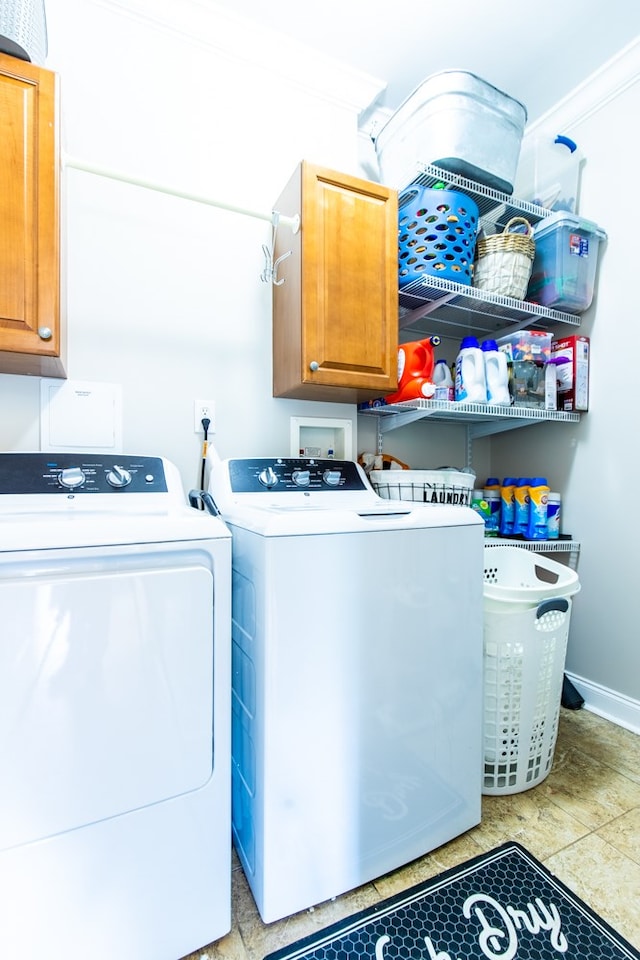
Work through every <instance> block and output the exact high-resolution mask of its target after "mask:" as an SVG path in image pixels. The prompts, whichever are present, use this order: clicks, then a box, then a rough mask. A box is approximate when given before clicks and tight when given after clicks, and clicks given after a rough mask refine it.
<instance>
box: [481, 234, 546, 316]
mask: <svg viewBox="0 0 640 960" xmlns="http://www.w3.org/2000/svg"><path fill="white" fill-rule="evenodd" d="M516 224H524V226H525V228H526V233H510V230H511V228H512V227H514V226H515V225H516ZM534 254H535V243H534V240H533V230H532V228H531V224H530V223H529V221H528V220H526V219H525V218H524V217H513V218H512V219H511V220H509V222H508V223H507V225H506V226H505V228H504V230H503V232H502V233H496V234H494V235H492V236H488V237H485V236H480V237H478V242H477V245H476V263H475V269H474V273H473V285H474V287H478V288H479V289H480V290H485V291H486V292H487V293H495V294H499V295H501V296H503V297H514V298H515V299H516V300H523V299H524V296H525V294H526V292H527V286H528V285H529V277H530V276H531V268H532V267H533V257H534Z"/></svg>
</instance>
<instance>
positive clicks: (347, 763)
mask: <svg viewBox="0 0 640 960" xmlns="http://www.w3.org/2000/svg"><path fill="white" fill-rule="evenodd" d="M209 468H210V483H209V490H210V492H211V494H212V496H213V498H214V500H215V501H216V503H217V506H218V508H219V509H220V511H221V515H222V517H223V519H224V520H225V522H226V524H227V526H228V527H229V529H230V530H231V532H232V538H233V547H232V554H233V560H232V567H233V574H232V650H233V654H232V658H233V697H232V703H233V719H232V729H233V734H232V741H233V748H232V754H233V763H232V778H233V801H232V821H233V834H234V843H235V846H236V849H237V851H238V855H239V857H240V860H241V862H242V865H243V868H244V871H245V873H246V876H247V879H248V882H249V885H250V887H251V890H252V892H253V895H254V898H255V901H256V904H257V906H258V909H259V911H260V915H261V916H262V919H263V920H264V921H265V922H267V923H269V922H271V921H273V920H278V919H280V918H282V917H285V916H289V915H291V914H293V913H295V912H297V911H299V910H303V909H306V908H309V907H311V906H313V905H314V904H317V903H319V902H321V901H324V900H327V899H330V898H331V897H335V896H337V895H338V894H341V893H343V892H345V891H347V890H351V889H353V888H355V887H357V886H359V885H360V884H363V883H366V882H367V881H370V880H372V879H374V878H376V877H379V876H381V875H382V874H384V873H387V872H388V871H390V870H393V869H396V868H397V867H400V866H401V865H403V864H406V863H408V862H409V861H411V860H413V859H415V858H417V857H420V856H422V855H423V854H425V853H427V852H429V851H430V850H433V849H434V848H435V847H438V846H440V845H441V844H443V843H445V842H447V841H448V840H451V839H452V838H453V837H456V836H458V835H459V834H461V833H463V832H464V831H466V830H468V829H469V828H471V827H473V826H474V825H475V824H477V823H478V822H479V821H480V806H481V792H482V750H481V746H482V745H481V736H482V659H483V654H482V589H483V541H484V528H483V524H482V520H481V519H480V518H479V517H478V515H477V514H476V513H475V512H474V511H473V510H471V509H470V508H468V507H459V506H441V505H424V504H413V503H404V502H393V503H391V502H390V501H388V500H382V499H381V498H380V497H378V496H377V494H375V493H374V491H373V490H372V488H371V486H370V484H369V482H368V480H367V478H366V476H365V474H364V472H363V471H362V470H361V468H360V467H359V466H358V465H357V464H355V463H353V462H351V461H336V460H314V459H295V458H256V459H248V460H246V459H245V460H224V461H220V460H219V459H218V458H216V456H215V452H214V451H212V450H211V449H210V451H209Z"/></svg>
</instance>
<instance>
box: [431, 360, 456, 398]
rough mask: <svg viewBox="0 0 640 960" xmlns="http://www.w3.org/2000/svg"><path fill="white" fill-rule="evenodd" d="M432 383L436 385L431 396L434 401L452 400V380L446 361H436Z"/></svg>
mask: <svg viewBox="0 0 640 960" xmlns="http://www.w3.org/2000/svg"><path fill="white" fill-rule="evenodd" d="M433 382H434V383H435V385H436V390H435V393H434V395H433V399H434V400H453V397H454V391H453V378H452V376H451V369H450V368H449V365H448V363H447V361H446V360H437V361H436V365H435V367H434V370H433Z"/></svg>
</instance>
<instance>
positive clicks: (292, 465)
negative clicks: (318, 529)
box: [229, 457, 368, 493]
mask: <svg viewBox="0 0 640 960" xmlns="http://www.w3.org/2000/svg"><path fill="white" fill-rule="evenodd" d="M229 480H230V483H231V490H232V491H233V492H234V493H261V492H263V493H291V492H293V491H301V490H313V491H316V492H318V491H320V492H323V493H324V492H326V493H330V492H331V491H333V490H341V491H345V490H350V491H353V490H355V491H366V490H367V489H368V488H367V486H366V484H365V482H364V481H363V479H362V475H361V473H360V471H359V470H358V467H357V465H356V464H355V463H354V462H353V461H352V460H315V459H302V458H300V459H299V458H297V457H277V458H258V459H255V460H230V461H229Z"/></svg>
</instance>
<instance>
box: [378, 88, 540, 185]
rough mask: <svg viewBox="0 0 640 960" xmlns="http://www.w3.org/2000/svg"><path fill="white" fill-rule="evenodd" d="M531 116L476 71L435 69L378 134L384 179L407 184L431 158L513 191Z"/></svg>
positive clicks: (458, 171) (516, 101) (456, 171)
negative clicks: (524, 134)
mask: <svg viewBox="0 0 640 960" xmlns="http://www.w3.org/2000/svg"><path fill="white" fill-rule="evenodd" d="M526 121H527V110H526V107H524V106H523V104H521V103H520V102H519V101H518V100H514V99H513V97H510V96H508V95H507V94H506V93H503V91H502V90H498V89H497V88H496V87H494V86H493V85H492V84H490V83H487V81H486V80H482V79H481V78H480V77H478V76H476V75H475V74H473V73H468V72H466V71H464V70H443V71H441V72H440V73H435V74H433V75H432V76H430V77H427V79H426V80H423V82H422V83H421V84H420V86H418V87H417V88H416V89H415V90H414V91H413V93H412V94H411V95H410V96H409V97H407V99H406V100H405V101H404V103H402V104H401V105H400V107H398V109H397V110H396V112H395V113H394V114H393V115H392V116H391V117H390V118H389V120H387V122H386V123H385V125H384V126H383V128H382V130H381V131H380V133H379V134H378V136H377V137H376V141H375V148H376V153H377V155H378V162H379V165H380V171H381V174H382V177H383V180H384V182H385V183H388V184H389V185H390V186H394V187H396V188H399V189H402V188H403V187H405V186H406V185H407V183H409V182H410V181H411V179H413V176H415V167H416V164H418V163H426V164H435V165H436V166H439V167H442V168H443V169H445V170H449V171H451V172H452V173H457V174H459V175H460V176H463V177H467V178H468V179H470V180H475V181H476V182H478V183H483V184H485V185H486V186H488V187H492V188H493V189H494V190H501V191H502V192H504V193H508V194H510V193H512V192H513V182H514V179H515V174H516V169H517V166H518V157H519V156H520V144H521V142H522V136H523V133H524V127H525V123H526ZM412 168H413V169H412ZM407 175H408V179H407Z"/></svg>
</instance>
